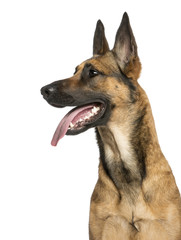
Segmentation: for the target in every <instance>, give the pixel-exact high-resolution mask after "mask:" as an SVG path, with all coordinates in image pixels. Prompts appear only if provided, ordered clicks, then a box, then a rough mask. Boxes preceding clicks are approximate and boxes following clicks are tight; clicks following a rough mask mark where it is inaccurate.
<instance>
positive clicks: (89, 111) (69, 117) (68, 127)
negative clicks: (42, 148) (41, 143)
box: [51, 102, 106, 146]
mask: <svg viewBox="0 0 181 240" xmlns="http://www.w3.org/2000/svg"><path fill="white" fill-rule="evenodd" d="M105 109H106V104H105V103H104V102H95V103H90V104H87V105H83V106H80V107H76V108H74V109H72V110H71V111H70V112H68V113H67V114H66V115H65V116H64V118H63V119H62V120H61V121H60V123H59V125H58V127H57V129H56V131H55V133H54V136H53V139H52V142H51V144H52V146H56V145H57V143H58V141H59V140H60V139H61V138H63V137H64V136H65V135H66V134H67V135H75V134H79V133H81V132H83V131H85V130H87V129H88V128H90V127H94V126H96V125H97V124H98V123H99V120H100V119H101V117H103V115H104V113H105Z"/></svg>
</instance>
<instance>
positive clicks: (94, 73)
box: [89, 69, 99, 78]
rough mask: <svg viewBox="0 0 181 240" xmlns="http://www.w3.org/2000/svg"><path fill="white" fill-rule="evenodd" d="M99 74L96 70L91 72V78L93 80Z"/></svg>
mask: <svg viewBox="0 0 181 240" xmlns="http://www.w3.org/2000/svg"><path fill="white" fill-rule="evenodd" d="M98 74H99V73H98V72H97V71H96V70H94V69H90V70H89V77H91V78H92V77H95V76H97V75H98Z"/></svg>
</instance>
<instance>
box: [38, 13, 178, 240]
mask: <svg viewBox="0 0 181 240" xmlns="http://www.w3.org/2000/svg"><path fill="white" fill-rule="evenodd" d="M140 71H141V63H140V60H139V57H138V51H137V44H136V41H135V37H134V35H133V32H132V29H131V26H130V21H129V17H128V15H127V13H124V15H123V18H122V21H121V24H120V26H119V28H118V31H117V34H116V39H115V44H114V47H113V49H112V50H110V49H109V45H108V42H107V40H106V37H105V32H104V26H103V24H102V22H101V21H100V20H99V21H98V22H97V26H96V30H95V34H94V40H93V57H91V58H90V59H88V60H86V61H84V62H82V63H81V64H80V65H78V66H77V67H76V70H75V73H74V75H73V76H72V77H70V78H67V79H64V80H60V81H56V82H53V83H51V84H49V85H46V86H45V87H43V88H42V89H41V93H42V95H43V97H44V98H45V99H46V101H47V102H48V103H49V104H51V105H52V106H54V107H58V108H62V107H66V106H76V107H75V108H74V109H73V110H71V111H70V112H69V113H67V115H66V116H65V117H64V118H63V119H62V120H61V122H60V123H59V125H58V127H57V130H56V131H55V134H54V136H53V139H52V145H53V146H56V145H57V143H58V141H59V140H60V139H61V138H63V137H64V135H65V134H67V135H76V134H80V133H82V132H84V131H86V130H88V129H89V128H93V127H94V128H95V131H96V137H97V142H98V146H99V150H100V163H99V178H98V181H97V184H96V186H95V189H94V191H93V194H92V198H91V205H90V219H89V239H90V240H128V239H129V240H134V239H136V240H138V239H139V240H181V198H180V193H179V191H178V188H177V186H176V183H175V179H174V176H173V174H172V170H171V169H170V166H169V164H168V162H167V160H166V159H165V157H164V155H163V153H162V151H161V149H160V146H159V142H158V138H157V134H156V130H155V124H154V120H153V116H152V111H151V107H150V103H149V100H148V98H147V95H146V93H145V91H144V90H143V89H142V88H141V86H140V85H139V83H138V81H137V80H138V78H139V75H140ZM80 201H81V199H80ZM75 238H77V239H78V236H77V237H75Z"/></svg>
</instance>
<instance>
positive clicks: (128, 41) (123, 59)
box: [113, 12, 141, 80]
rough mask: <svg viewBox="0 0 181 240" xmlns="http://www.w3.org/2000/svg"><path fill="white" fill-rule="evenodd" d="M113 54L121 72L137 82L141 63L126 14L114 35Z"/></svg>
mask: <svg viewBox="0 0 181 240" xmlns="http://www.w3.org/2000/svg"><path fill="white" fill-rule="evenodd" d="M113 52H114V54H115V56H116V59H117V62H118V65H119V67H120V69H121V71H122V72H123V73H124V74H125V75H126V76H128V77H129V78H132V79H134V80H137V79H138V77H139V74H140V72H141V63H140V61H139V57H138V54H137V44H136V41H135V37H134V35H133V31H132V29H131V25H130V21H129V17H128V14H127V13H126V12H125V13H124V15H123V18H122V21H121V24H120V26H119V28H118V31H117V34H116V40H115V44H114V48H113Z"/></svg>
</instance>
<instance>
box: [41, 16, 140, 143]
mask: <svg viewBox="0 0 181 240" xmlns="http://www.w3.org/2000/svg"><path fill="white" fill-rule="evenodd" d="M140 71H141V64H140V61H139V57H138V55H137V45H136V42H135V38H134V35H133V32H132V29H131V26H130V22H129V18H128V15H127V13H124V15H123V18H122V22H121V25H120V27H119V29H118V31H117V34H116V40H115V44H114V47H113V49H112V50H110V49H109V45H108V43H107V40H106V37H105V33H104V26H103V24H102V22H101V21H100V20H99V21H98V22H97V26H96V30H95V34H94V41H93V57H92V58H90V59H88V60H86V61H84V62H83V63H81V64H80V65H78V66H77V67H76V70H75V73H74V75H73V76H72V77H70V78H67V79H64V80H60V81H56V82H53V83H51V84H49V85H47V86H44V87H43V88H42V89H41V93H42V95H43V97H44V98H45V99H46V100H47V102H48V103H49V104H51V105H52V106H54V107H60V108H61V107H65V106H76V108H74V109H73V110H71V111H70V112H69V113H68V114H67V115H66V116H65V117H64V118H63V119H62V121H61V122H60V124H59V125H58V127H57V130H56V132H55V134H54V137H53V139H52V145H54V146H55V145H57V142H58V141H59V139H61V138H62V137H63V136H64V135H65V134H67V135H75V134H79V133H81V132H84V131H86V130H87V129H89V128H91V127H96V126H102V125H106V124H107V123H108V121H110V119H111V117H112V115H113V112H114V111H115V109H116V108H124V107H125V105H128V104H134V102H135V101H136V96H137V79H138V77H139V74H140Z"/></svg>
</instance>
